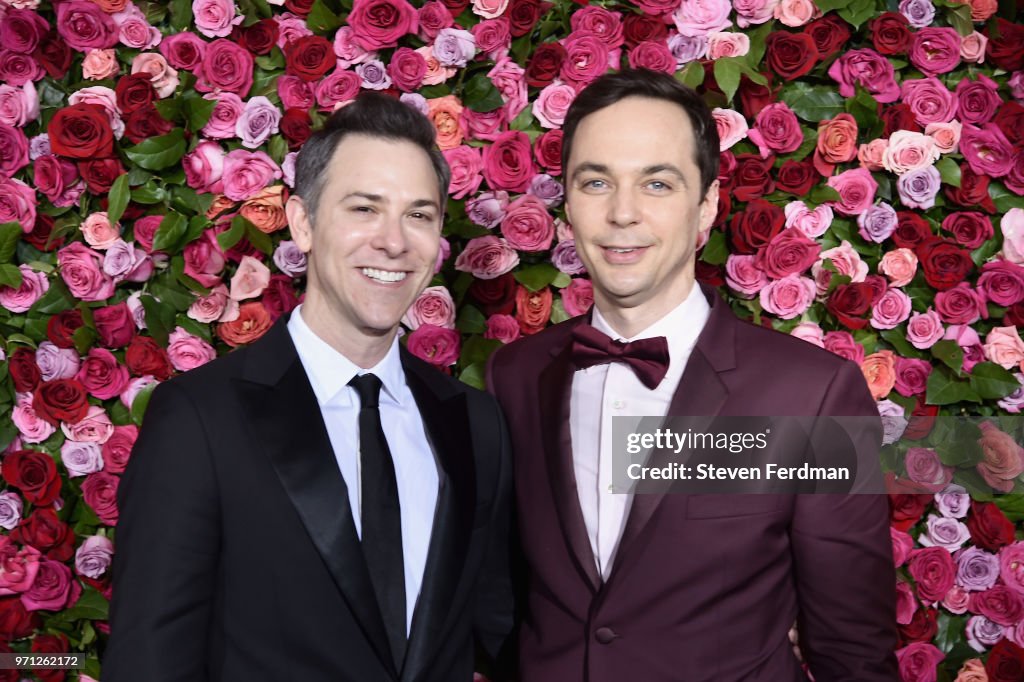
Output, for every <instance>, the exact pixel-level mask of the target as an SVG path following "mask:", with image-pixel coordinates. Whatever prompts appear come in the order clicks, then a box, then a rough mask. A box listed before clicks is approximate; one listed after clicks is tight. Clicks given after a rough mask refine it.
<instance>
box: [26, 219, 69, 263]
mask: <svg viewBox="0 0 1024 682" xmlns="http://www.w3.org/2000/svg"><path fill="white" fill-rule="evenodd" d="M54 222H55V221H54V219H53V216H48V215H46V214H45V213H37V214H36V223H35V226H34V227H33V228H32V231H31V232H29V233H28V234H26V235H23V236H22V238H23V239H24V240H25V241H26V242H28V243H29V244H31V245H32V246H33V247H35V248H37V249H39V250H40V251H45V252H46V253H50V252H51V251H56V250H57V249H59V248H60V247H62V246H64V237H56V238H52V236H53V226H54Z"/></svg>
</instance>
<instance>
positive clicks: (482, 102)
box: [463, 73, 505, 114]
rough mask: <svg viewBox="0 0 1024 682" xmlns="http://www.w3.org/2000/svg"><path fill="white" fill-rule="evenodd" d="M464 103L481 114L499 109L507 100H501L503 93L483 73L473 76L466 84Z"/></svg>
mask: <svg viewBox="0 0 1024 682" xmlns="http://www.w3.org/2000/svg"><path fill="white" fill-rule="evenodd" d="M463 102H464V103H465V105H466V106H467V107H469V108H470V109H472V110H473V111H476V112H478V113H481V114H484V113H487V112H489V111H494V110H495V109H499V108H501V106H502V105H504V104H505V100H503V99H502V98H501V92H499V90H498V88H496V87H494V83H492V82H491V79H490V78H488V77H487V76H486V75H485V74H482V73H481V74H477V75H476V76H473V77H472V78H470V79H469V80H468V81H467V82H466V87H465V90H464V91H463Z"/></svg>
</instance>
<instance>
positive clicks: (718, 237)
mask: <svg viewBox="0 0 1024 682" xmlns="http://www.w3.org/2000/svg"><path fill="white" fill-rule="evenodd" d="M700 259H701V260H702V261H704V262H705V263H710V264H711V265H724V264H725V262H726V261H727V260H729V245H728V244H727V243H726V240H725V233H723V232H721V231H720V230H712V231H711V234H710V235H709V236H708V243H707V244H705V245H704V248H703V249H702V250H701V252H700Z"/></svg>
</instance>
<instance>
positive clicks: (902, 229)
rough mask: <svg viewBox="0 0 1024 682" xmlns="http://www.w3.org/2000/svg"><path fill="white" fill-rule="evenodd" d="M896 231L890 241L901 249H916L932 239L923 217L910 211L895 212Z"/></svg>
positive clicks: (929, 228)
mask: <svg viewBox="0 0 1024 682" xmlns="http://www.w3.org/2000/svg"><path fill="white" fill-rule="evenodd" d="M896 221H897V222H896V231H895V232H893V233H892V241H893V243H894V244H896V246H898V247H900V248H901V249H911V250H913V249H916V248H917V247H918V246H920V245H921V243H922V242H924V241H926V240H928V239H931V238H932V236H933V235H932V229H931V226H930V225H929V224H928V221H927V220H925V219H924V216H922V215H920V214H918V213H911V212H910V211H897V212H896Z"/></svg>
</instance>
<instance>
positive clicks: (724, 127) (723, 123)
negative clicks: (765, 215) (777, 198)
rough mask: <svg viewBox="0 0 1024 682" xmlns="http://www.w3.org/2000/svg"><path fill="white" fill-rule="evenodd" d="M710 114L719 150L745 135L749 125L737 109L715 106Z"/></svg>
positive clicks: (727, 147) (728, 147)
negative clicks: (716, 132)
mask: <svg viewBox="0 0 1024 682" xmlns="http://www.w3.org/2000/svg"><path fill="white" fill-rule="evenodd" d="M711 115H712V116H713V117H714V119H715V127H716V128H718V148H719V151H723V152H724V151H725V150H727V149H731V148H732V146H733V145H735V144H736V143H737V142H739V141H740V140H742V139H743V138H745V137H746V136H747V131H748V130H749V129H750V127H749V126H748V125H747V119H746V118H744V117H743V114H741V113H739V112H738V111H734V110H732V109H722V108H721V107H715V108H714V109H713V110H712V112H711ZM787 208H788V206H787Z"/></svg>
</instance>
